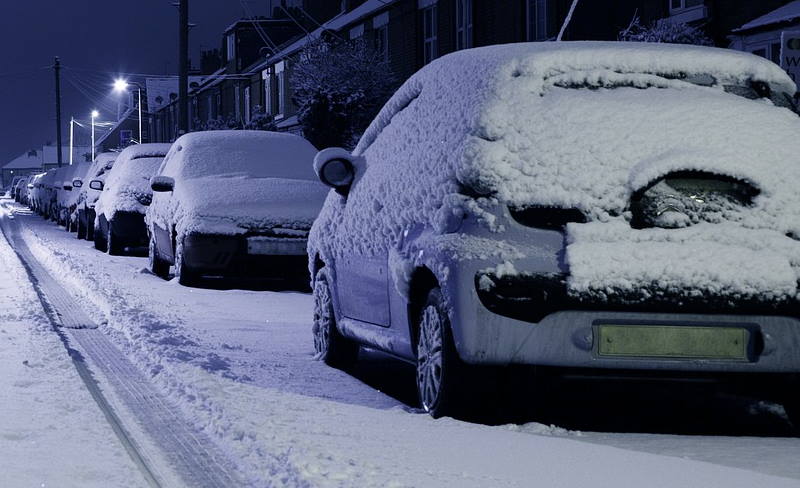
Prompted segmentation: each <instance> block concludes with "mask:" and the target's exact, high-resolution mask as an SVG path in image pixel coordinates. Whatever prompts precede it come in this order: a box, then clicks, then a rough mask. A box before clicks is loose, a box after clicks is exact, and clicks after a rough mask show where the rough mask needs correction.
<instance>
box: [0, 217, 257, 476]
mask: <svg viewBox="0 0 800 488" xmlns="http://www.w3.org/2000/svg"><path fill="white" fill-rule="evenodd" d="M2 205H3V207H4V210H5V212H3V213H2V216H0V228H1V229H2V232H3V234H4V236H5V238H6V241H8V243H9V245H10V246H11V248H12V249H13V250H14V251H15V253H16V254H17V256H18V257H19V259H20V261H21V262H22V265H23V267H24V268H25V270H26V271H27V273H28V277H29V278H30V280H31V282H32V284H33V287H34V289H35V290H36V293H37V295H38V296H39V299H40V301H41V304H42V307H43V309H44V311H45V313H46V314H47V316H48V318H49V319H50V321H51V323H52V325H53V330H54V331H55V332H56V334H58V336H59V338H60V339H61V341H62V343H63V344H64V347H65V348H66V350H67V353H68V354H69V356H70V358H71V359H72V362H73V364H74V365H75V369H76V370H77V371H78V374H79V376H80V378H81V379H82V380H83V382H84V384H85V385H86V388H87V389H88V390H89V392H90V394H91V395H92V398H93V399H94V400H95V402H96V403H97V405H98V407H99V408H100V410H101V411H102V412H103V415H104V416H105V418H106V420H107V421H108V423H109V425H110V426H111V428H112V429H113V431H114V433H115V434H116V435H117V437H118V438H119V440H120V442H121V443H122V445H123V447H124V448H125V450H126V451H127V452H128V454H129V455H130V457H131V459H132V460H133V461H134V463H135V464H136V465H137V466H138V467H139V469H140V471H141V472H142V475H143V476H144V478H145V479H146V480H147V482H148V483H149V484H150V485H151V486H153V487H161V486H166V485H164V481H163V476H159V475H158V474H157V473H158V472H157V471H156V469H154V466H153V464H154V463H153V462H152V460H151V459H149V458H148V456H147V455H146V454H144V453H143V452H142V449H141V448H140V447H139V445H138V444H137V442H136V440H135V439H134V438H133V437H132V436H131V434H130V430H129V429H126V428H125V426H124V423H123V421H122V420H121V419H120V417H119V415H118V414H117V413H116V412H115V411H114V409H113V407H112V406H111V404H110V403H109V401H108V399H107V398H106V397H105V395H104V394H103V392H102V390H101V388H100V385H99V383H98V381H97V379H96V378H95V376H94V374H93V372H92V369H91V368H90V366H89V363H88V362H87V359H88V360H89V361H91V363H92V365H93V366H94V367H95V368H97V369H98V370H100V371H101V372H102V373H103V375H104V376H105V378H106V380H107V381H108V383H110V384H111V386H112V387H113V388H114V391H115V393H116V394H117V396H118V397H119V399H120V400H121V401H122V403H123V404H124V405H125V406H126V408H128V409H129V410H130V412H132V413H133V415H134V416H135V417H136V420H137V421H138V423H139V424H140V427H141V428H142V429H143V430H144V432H145V433H146V434H147V435H148V436H149V437H150V439H151V440H152V441H153V442H154V443H155V444H156V445H157V446H158V447H159V448H160V450H161V451H162V454H163V456H164V457H165V458H166V459H167V460H168V462H169V465H170V467H172V468H173V469H174V470H175V471H176V472H177V475H178V476H179V477H180V478H181V479H182V480H183V481H184V483H185V484H186V485H187V486H192V487H201V488H205V487H208V488H216V487H230V486H241V485H243V484H244V483H243V482H242V481H241V480H240V479H239V477H238V475H237V472H236V468H235V465H234V463H233V462H232V461H231V460H230V459H229V458H228V457H227V456H226V455H225V454H224V453H223V452H222V451H220V450H219V449H218V448H217V447H216V445H215V444H214V443H213V442H212V441H211V439H210V438H209V437H208V436H207V435H205V434H204V433H202V432H197V431H196V430H194V429H193V428H192V427H191V426H190V425H189V423H188V422H187V421H186V420H185V419H183V418H182V417H180V416H179V415H178V414H176V413H175V412H177V411H178V409H177V407H175V406H173V405H171V404H170V402H169V401H168V400H167V399H166V398H164V397H163V396H162V395H161V394H159V393H158V392H157V391H156V390H155V388H154V387H153V385H152V384H151V383H150V382H149V381H148V380H147V378H146V377H145V376H144V375H143V374H142V373H141V372H140V371H139V370H138V369H137V368H136V366H134V365H133V363H131V362H130V361H129V360H128V359H127V358H126V357H125V356H124V355H123V354H122V353H121V352H120V351H119V350H118V349H117V348H116V346H114V345H113V344H112V343H111V342H110V341H109V340H108V339H107V338H106V337H105V335H103V333H102V332H100V331H99V330H97V324H95V323H94V322H93V321H92V320H91V318H90V317H89V316H88V315H87V314H86V312H84V311H83V309H82V308H81V307H80V305H79V304H78V303H77V302H76V301H75V300H74V299H73V298H72V297H71V296H70V295H69V293H68V292H67V291H66V290H65V289H64V288H63V287H62V286H61V285H60V284H58V283H57V282H56V281H55V279H54V278H53V277H52V276H51V275H50V273H48V272H47V271H46V270H45V269H44V268H43V267H42V265H41V264H40V263H39V262H38V260H37V259H36V258H35V257H34V256H33V254H32V253H31V251H30V249H29V248H28V246H27V244H26V243H25V241H24V239H22V237H21V236H20V232H19V224H18V223H17V222H15V221H14V220H13V219H9V218H8V215H10V208H9V206H8V202H3V204H2ZM72 341H74V342H75V343H77V344H79V345H80V347H81V349H82V350H83V351H85V354H86V356H87V357H86V358H84V355H83V354H82V353H81V352H80V351H78V350H76V349H75V348H73V347H72V346H71V343H72Z"/></svg>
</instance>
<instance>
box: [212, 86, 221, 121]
mask: <svg viewBox="0 0 800 488" xmlns="http://www.w3.org/2000/svg"><path fill="white" fill-rule="evenodd" d="M214 105H215V106H214V118H215V119H216V118H219V117H222V93H219V92H217V103H215V104H214Z"/></svg>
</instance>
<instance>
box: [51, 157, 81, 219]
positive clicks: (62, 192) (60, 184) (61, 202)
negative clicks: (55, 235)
mask: <svg viewBox="0 0 800 488" xmlns="http://www.w3.org/2000/svg"><path fill="white" fill-rule="evenodd" d="M80 164H81V163H74V164H70V165H66V166H62V167H61V168H58V170H57V171H56V182H55V185H54V187H53V189H54V193H55V204H54V217H53V219H54V220H55V221H56V223H58V224H59V225H64V226H65V227H66V226H67V224H68V222H69V203H70V202H69V200H70V197H71V196H72V195H73V187H72V185H73V181H74V179H75V172H76V171H78V170H79V169H83V170H85V169H86V167H85V166H83V167H81V165H80ZM74 193H77V190H76V191H75V192H74Z"/></svg>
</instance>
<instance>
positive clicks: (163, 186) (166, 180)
mask: <svg viewBox="0 0 800 488" xmlns="http://www.w3.org/2000/svg"><path fill="white" fill-rule="evenodd" d="M150 188H152V189H153V191H155V192H168V191H172V190H174V189H175V179H174V178H171V177H169V176H153V177H152V178H150Z"/></svg>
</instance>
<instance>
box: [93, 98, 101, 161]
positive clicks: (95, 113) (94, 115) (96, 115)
mask: <svg viewBox="0 0 800 488" xmlns="http://www.w3.org/2000/svg"><path fill="white" fill-rule="evenodd" d="M99 116H100V112H98V111H97V110H92V161H94V158H95V147H94V119H96V118H97V117H99Z"/></svg>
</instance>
